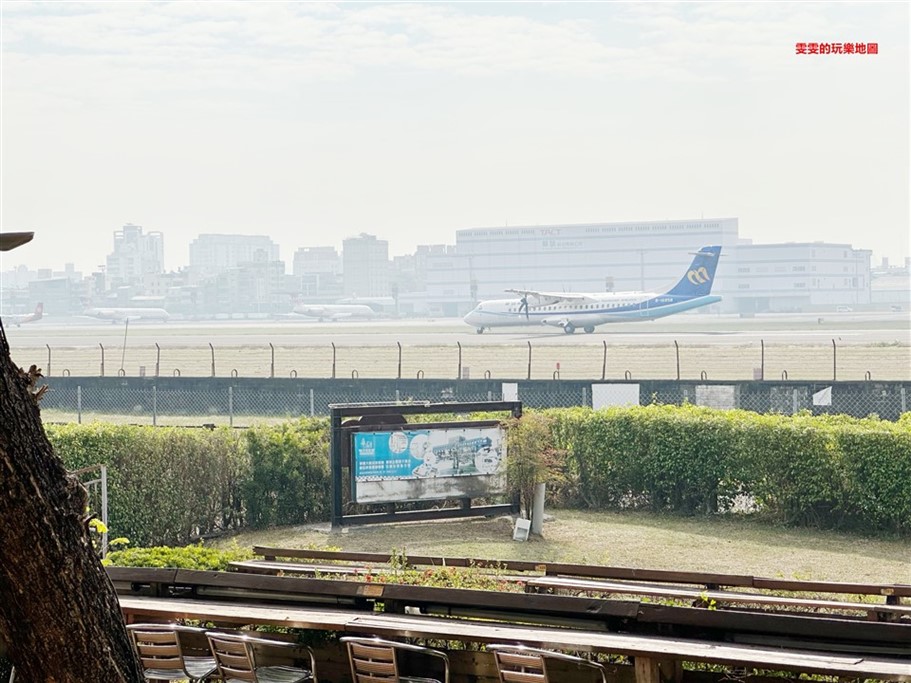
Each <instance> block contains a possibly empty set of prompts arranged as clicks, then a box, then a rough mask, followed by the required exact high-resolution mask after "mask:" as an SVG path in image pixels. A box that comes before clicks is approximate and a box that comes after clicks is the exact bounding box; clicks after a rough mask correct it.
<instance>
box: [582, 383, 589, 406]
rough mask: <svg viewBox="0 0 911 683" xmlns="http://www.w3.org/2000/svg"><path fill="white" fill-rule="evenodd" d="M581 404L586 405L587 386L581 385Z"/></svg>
mask: <svg viewBox="0 0 911 683" xmlns="http://www.w3.org/2000/svg"><path fill="white" fill-rule="evenodd" d="M582 405H583V406H587V405H588V387H582Z"/></svg>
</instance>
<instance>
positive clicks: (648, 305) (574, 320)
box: [465, 246, 721, 334]
mask: <svg viewBox="0 0 911 683" xmlns="http://www.w3.org/2000/svg"><path fill="white" fill-rule="evenodd" d="M720 254H721V247H719V246H710V247H703V248H702V249H700V250H699V251H698V252H696V255H695V258H694V259H693V262H692V263H691V264H690V267H689V268H688V269H687V271H686V273H685V274H684V275H683V277H682V278H680V281H679V282H678V283H677V284H676V285H674V286H673V287H671V288H670V289H669V290H667V291H666V292H664V293H656V292H596V293H589V294H586V293H579V294H572V293H570V294H567V293H557V292H537V291H533V290H526V289H508V290H506V291H508V292H512V293H513V294H519V295H520V297H519V298H518V299H495V300H491V301H482V302H481V303H479V304H478V305H477V307H476V308H475V309H474V310H473V311H471V312H470V313H469V314H468V315H466V316H465V322H466V323H468V324H469V325H471V326H473V327H474V328H475V329H476V330H477V333H478V334H481V333H482V332H484V330H489V329H491V328H493V327H515V326H519V325H551V326H553V327H562V328H563V331H564V332H566V334H572V333H573V332H575V331H576V329H577V328H582V329H583V330H585V331H586V332H587V333H592V332H594V331H595V327H596V326H597V325H603V324H605V323H614V322H629V321H632V320H653V319H655V318H663V317H664V316H666V315H673V314H674V313H681V312H682V311H688V310H690V309H693V308H698V307H700V306H708V305H709V304H713V303H715V302H717V301H721V297H720V296H712V295H711V291H712V282H713V281H714V279H715V268H716V267H717V266H718V257H719V256H720Z"/></svg>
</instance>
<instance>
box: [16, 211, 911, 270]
mask: <svg viewBox="0 0 911 683" xmlns="http://www.w3.org/2000/svg"><path fill="white" fill-rule="evenodd" d="M717 218H718V217H714V216H710V217H703V218H698V219H689V220H688V219H671V222H684V223H685V222H689V221H697V222H698V221H702V220H712V219H717ZM734 220H736V218H734ZM644 222H645V223H653V222H655V221H644ZM657 222H659V223H660V222H661V221H657ZM631 223H635V221H633V222H631ZM586 225H616V223H609V222H603V223H597V224H588V223H580V224H560V225H556V224H555V225H554V226H552V227H558V228H569V229H575V228H578V227H584V226H586ZM122 227H123V228H138V229H139V230H140V232H143V231H145V227H144V226H141V225H137V224H132V223H126V224H124V226H122ZM487 227H493V228H499V226H487ZM529 227H535V228H542V227H543V228H545V229H546V228H547V227H551V226H519V225H517V226H504V227H503V229H504V230H508V229H510V228H513V229H516V230H518V229H521V228H529ZM482 229H483V228H482ZM465 230H472V229H471V228H466V229H465ZM119 232H120V230H115V231H112V241H111V244H112V249H111V250H109V251H107V252H105V253H103V254H99V255H97V258H95V259H89V260H94V261H98V262H99V263H98V264H97V265H95V266H90V267H88V268H80V267H79V265H78V264H76V263H74V262H72V261H66V262H64V263H58V264H50V265H47V266H36V265H32V264H26V263H20V264H18V265H15V266H8V265H7V264H6V262H3V265H2V269H0V274H2V272H3V271H13V270H26V271H29V272H33V273H34V272H38V271H53V272H54V273H63V272H64V271H65V270H66V269H68V268H69V270H71V271H75V272H78V273H81V274H82V275H83V276H86V275H89V274H91V273H93V272H95V273H97V272H102V273H103V272H105V271H107V270H108V266H107V265H106V263H102V261H105V262H106V261H108V260H109V258H110V256H111V255H113V254H114V249H113V244H114V234H115V233H119ZM148 232H149V231H145V233H146V234H148ZM154 232H161V231H154ZM225 235H226V233H200V234H198V235H193V236H192V237H190V238H189V240H190V241H189V243H188V244H189V245H191V246H192V245H194V244H195V243H197V242H199V240H200V238H201V237H223V236H225ZM227 235H228V236H231V237H242V238H247V239H248V240H249V239H257V238H259V239H265V240H268V241H270V242H272V243H274V244H275V245H276V246H277V247H278V248H279V257H278V259H271V258H267V259H266V260H267V261H280V262H282V263H283V264H284V272H285V273H286V274H289V275H290V274H292V271H293V267H294V256H295V254H296V253H297V252H298V251H306V250H314V249H317V250H318V249H324V248H331V249H333V250H334V251H335V256H336V258H337V259H338V262H339V265H340V266H341V263H342V259H343V254H344V249H343V243H344V242H347V241H358V240H357V239H356V238H365V237H366V238H375V239H376V240H378V241H379V242H387V243H388V240H387V239H386V238H385V237H384V236H383V235H377V234H370V233H359V234H357V235H351V236H346V237H344V238H342V239H341V240H340V241H339V244H338V245H337V246H336V245H335V244H301V245H298V246H295V247H293V248H292V250H291V252H290V253H289V254H288V255H287V256H285V254H284V253H283V251H282V249H281V245H278V244H277V243H276V242H275V240H274V239H273V237H272V236H271V235H269V234H256V235H252V234H240V233H238V234H236V235H232V234H230V233H228V234H227ZM161 238H162V239H163V241H164V242H165V243H167V235H166V234H165V233H163V232H162V235H161ZM737 239H738V242H739V243H742V244H749V245H753V246H763V245H766V246H778V245H807V244H814V243H815V244H825V245H826V246H833V245H839V244H845V245H847V246H849V247H851V248H852V249H854V250H859V251H872V250H870V249H869V248H867V247H865V246H864V245H863V244H862V243H859V242H856V241H855V242H844V243H840V242H826V241H823V240H802V239H799V237H798V236H795V239H791V240H786V241H783V242H765V241H757V240H755V239H753V238H751V237H750V236H748V235H738V238H737ZM191 246H190V247H188V252H191V251H192V248H191ZM441 246H442V247H450V248H456V249H457V248H458V244H457V242H456V235H455V234H453V235H452V239H451V241H448V242H445V243H437V244H418V245H416V247H415V250H414V251H411V252H407V253H403V254H393V253H391V251H390V252H389V263H390V264H391V263H392V262H393V259H394V258H396V257H409V256H415V255H417V253H418V250H419V249H421V248H427V247H431V248H432V247H441ZM192 260H193V258H192V255H191V254H190V253H188V255H187V258H185V259H184V260H183V261H181V262H179V263H177V264H173V265H168V264H165V267H164V268H163V269H162V270H161V271H160V272H161V273H176V272H179V271H184V270H186V269H192V265H193V264H192V263H191V261H192ZM252 261H253V258H252V257H251V258H250V259H247V260H246V261H243V260H241V261H240V263H243V262H252ZM909 261H911V257H909V256H906V257H904V258H903V259H902V260H901V261H894V260H891V259H889V260H888V265H889V267H896V268H903V267H904V268H906V267H908V263H909ZM870 265H871V267H872V268H878V267H880V265H881V264H880V262H879V261H871V264H870ZM71 266H72V268H70V267H71ZM0 284H2V283H0Z"/></svg>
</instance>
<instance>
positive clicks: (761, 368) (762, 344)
mask: <svg viewBox="0 0 911 683" xmlns="http://www.w3.org/2000/svg"><path fill="white" fill-rule="evenodd" d="M759 379H760V380H763V381H764V380H765V340H763V339H760V340H759Z"/></svg>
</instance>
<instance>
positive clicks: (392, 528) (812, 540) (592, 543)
mask: <svg viewBox="0 0 911 683" xmlns="http://www.w3.org/2000/svg"><path fill="white" fill-rule="evenodd" d="M549 513H550V514H552V515H553V519H552V520H551V521H548V522H546V523H545V525H544V538H543V539H533V540H531V541H529V542H527V543H517V542H514V541H512V540H511V539H512V522H511V521H510V520H509V519H507V518H504V517H500V518H495V519H475V520H468V521H462V520H458V521H445V522H429V523H428V522H421V523H418V522H412V523H403V524H395V525H376V526H365V527H355V528H351V529H350V530H348V531H347V532H346V533H337V534H329V533H327V531H326V527H325V525H323V526H321V527H317V526H301V527H283V528H275V529H269V530H265V531H258V532H244V533H241V534H238V535H237V536H234V537H232V539H230V540H221V541H218V542H216V545H218V546H219V547H229V546H230V545H231V544H233V543H234V542H235V541H236V542H237V544H239V545H240V546H241V547H252V546H254V545H263V546H275V547H284V548H306V547H308V546H312V547H318V546H322V545H327V544H329V545H332V546H336V547H338V548H340V549H341V550H348V551H363V552H379V553H389V552H392V551H393V550H394V549H402V548H404V550H405V552H406V554H408V555H438V556H449V557H474V558H478V559H495V560H529V561H533V560H539V561H549V562H579V563H585V564H601V565H612V566H625V567H642V568H650V569H671V570H679V571H702V572H721V573H730V574H748V575H754V576H765V577H770V578H787V579H806V580H810V579H812V580H819V581H858V582H870V583H911V545H909V543H908V541H907V540H888V539H868V538H865V537H862V536H858V535H853V534H844V533H835V532H827V531H817V530H807V529H791V528H777V527H769V526H768V524H767V523H758V522H754V521H751V520H748V519H742V518H736V517H730V516H729V517H710V518H706V517H690V518H679V517H666V516H662V515H655V514H650V513H645V512H623V513H613V512H584V511H577V510H550V511H549Z"/></svg>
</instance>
